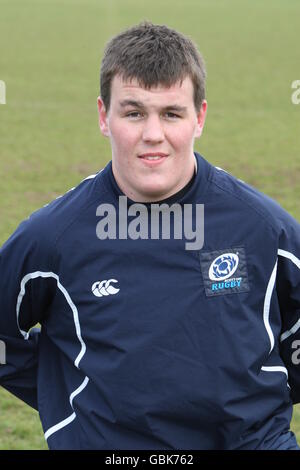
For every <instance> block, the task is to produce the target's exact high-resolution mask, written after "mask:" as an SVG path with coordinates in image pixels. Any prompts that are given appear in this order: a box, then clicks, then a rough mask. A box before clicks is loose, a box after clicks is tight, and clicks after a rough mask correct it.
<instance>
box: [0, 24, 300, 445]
mask: <svg viewBox="0 0 300 470" xmlns="http://www.w3.org/2000/svg"><path fill="white" fill-rule="evenodd" d="M204 84H205V68H204V64H203V61H202V59H201V56H200V54H199V52H198V51H197V49H196V47H195V45H194V44H193V43H192V42H191V41H190V40H189V39H187V38H186V37H184V36H183V35H181V34H179V33H178V32H176V31H173V30H171V29H169V28H167V27H165V26H157V25H152V24H150V23H143V24H141V25H138V26H136V27H133V28H131V29H129V30H127V31H125V32H123V33H122V34H120V35H118V36H117V37H115V38H113V39H112V40H111V41H110V43H109V44H108V46H107V49H106V51H105V55H104V59H103V62H102V68H101V96H100V97H99V99H98V107H99V125H100V129H101V132H102V133H103V134H104V135H105V136H107V137H109V139H110V142H111V148H112V162H110V163H109V164H108V165H107V166H106V167H105V168H104V169H103V170H102V171H101V172H99V173H98V174H96V175H93V176H92V177H89V178H87V179H86V180H84V181H83V182H82V183H81V184H80V185H79V186H78V187H77V188H75V189H73V190H71V191H69V192H68V193H66V194H65V195H64V196H63V197H61V198H58V199H57V200H55V201H54V202H52V203H51V204H49V205H48V206H46V207H44V208H42V209H41V210H39V211H37V212H36V213H34V214H33V215H32V216H31V217H30V218H29V219H28V220H26V221H25V222H23V223H22V224H21V225H20V226H19V228H18V229H17V231H16V232H15V233H14V234H13V235H12V236H11V238H10V239H9V240H8V241H7V242H6V243H5V244H4V246H3V247H2V250H1V252H0V340H2V341H3V344H5V348H6V363H5V364H2V365H1V366H0V384H1V385H2V386H3V387H5V388H6V389H7V390H9V391H11V392H12V393H14V394H15V395H16V396H18V397H19V398H21V399H22V400H24V401H25V402H27V403H28V404H29V405H31V406H33V407H34V408H36V409H38V410H39V413H40V417H41V421H42V424H43V428H44V431H45V438H46V439H47V443H48V445H49V448H50V449H297V443H296V440H295V437H294V435H293V434H292V433H291V432H290V420H291V415H292V405H293V403H296V402H298V401H300V381H299V372H298V368H299V366H298V365H297V362H299V361H298V357H297V354H295V353H297V349H295V345H296V348H297V342H296V343H295V340H297V338H299V334H300V329H299V326H300V322H299V313H300V289H299V286H300V259H299V257H300V230H299V229H300V227H299V225H298V224H297V222H296V221H295V220H294V219H292V217H290V216H289V215H288V214H287V213H286V212H285V211H284V210H282V209H281V208H280V207H279V206H278V205H277V204H276V203H275V202H273V201H272V200H270V199H269V198H268V197H266V196H264V195H262V194H260V193H259V192H257V191H256V190H254V189H253V188H251V187H249V186H247V185H246V184H244V183H243V182H241V181H239V180H237V179H235V178H234V177H232V176H231V175H229V174H227V173H226V172H224V171H222V170H220V169H217V168H215V167H213V166H212V165H211V164H209V163H208V162H207V161H205V160H204V159H203V158H202V157H201V156H200V155H198V154H196V153H194V152H193V145H194V140H195V138H197V137H200V135H201V132H202V129H203V126H204V121H205V115H206V108H207V103H206V101H205V91H204V90H205V86H204ZM203 207H204V219H203ZM159 212H160V213H159ZM158 213H159V214H158ZM157 214H158V215H159V217H158V218H157V217H156V216H157ZM167 216H168V217H167ZM180 217H182V218H181V219H180ZM188 226H189V230H188ZM182 228H183V229H184V230H181V229H182ZM202 232H203V233H202ZM199 233H200V235H199ZM191 234H193V235H195V238H196V240H194V241H193V242H191V239H192V237H191V236H190V235H191ZM198 235H199V236H198ZM202 235H203V236H202ZM38 322H39V323H40V324H41V325H42V327H41V330H37V329H32V327H33V326H34V325H36V324H37V323H38Z"/></svg>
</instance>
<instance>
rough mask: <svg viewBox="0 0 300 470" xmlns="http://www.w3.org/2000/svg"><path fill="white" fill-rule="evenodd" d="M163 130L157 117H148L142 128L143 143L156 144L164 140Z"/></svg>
mask: <svg viewBox="0 0 300 470" xmlns="http://www.w3.org/2000/svg"><path fill="white" fill-rule="evenodd" d="M164 137H165V136H164V130H163V126H162V123H161V121H160V117H159V116H154V115H152V116H148V117H147V119H146V120H145V124H144V128H143V141H144V142H147V143H152V144H156V143H159V142H162V141H163V140H164Z"/></svg>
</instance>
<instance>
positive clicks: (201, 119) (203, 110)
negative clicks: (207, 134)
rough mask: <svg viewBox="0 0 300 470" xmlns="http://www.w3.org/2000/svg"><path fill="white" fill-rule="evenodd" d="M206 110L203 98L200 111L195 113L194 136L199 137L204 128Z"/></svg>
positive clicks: (205, 102)
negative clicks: (195, 125)
mask: <svg viewBox="0 0 300 470" xmlns="http://www.w3.org/2000/svg"><path fill="white" fill-rule="evenodd" d="M206 112H207V101H206V100H203V101H202V104H201V108H200V111H199V112H198V113H197V127H196V132H195V137H200V136H201V134H202V131H203V128H204V124H205V118H206Z"/></svg>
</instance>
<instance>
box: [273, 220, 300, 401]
mask: <svg viewBox="0 0 300 470" xmlns="http://www.w3.org/2000/svg"><path fill="white" fill-rule="evenodd" d="M276 290H277V295H278V301H279V306H280V311H281V322H282V329H281V335H280V354H281V357H282V359H283V361H284V363H285V366H286V368H287V371H288V382H289V385H290V387H291V398H292V401H293V403H294V404H295V403H299V402H300V224H298V223H297V222H296V221H295V220H293V219H292V218H289V219H288V224H287V225H286V227H285V228H284V230H282V233H281V237H280V241H279V249H278V261H277V279H276Z"/></svg>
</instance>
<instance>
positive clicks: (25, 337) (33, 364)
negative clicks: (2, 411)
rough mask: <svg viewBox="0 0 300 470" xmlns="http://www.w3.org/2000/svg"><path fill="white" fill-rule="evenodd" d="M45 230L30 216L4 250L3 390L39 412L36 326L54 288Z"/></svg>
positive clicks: (0, 313) (0, 252)
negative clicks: (49, 275) (50, 274)
mask: <svg viewBox="0 0 300 470" xmlns="http://www.w3.org/2000/svg"><path fill="white" fill-rule="evenodd" d="M41 226H42V224H39V217H38V216H31V217H30V218H29V219H27V220H26V221H24V222H22V223H21V224H20V226H19V227H18V229H17V230H16V231H15V233H14V234H13V235H12V236H11V237H10V238H9V239H8V240H7V242H6V243H5V244H4V245H3V246H2V248H1V249H0V385H1V386H3V387H4V388H5V389H7V390H8V391H10V392H11V393H13V394H14V395H15V396H17V397H18V398H20V399H21V400H23V401H24V402H26V403H27V404H29V405H30V406H32V407H33V408H35V409H37V408H38V406H37V370H38V348H39V337H40V328H37V327H36V326H37V324H38V323H40V324H42V323H43V320H44V319H45V318H46V317H47V310H48V309H49V305H50V303H51V298H52V296H53V289H54V284H55V279H53V277H48V276H47V272H49V271H50V270H51V249H50V247H49V246H47V245H48V242H47V239H48V238H49V237H47V236H44V235H43V233H45V231H43V230H41ZM45 273H46V274H45ZM43 276H44V277H43Z"/></svg>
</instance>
